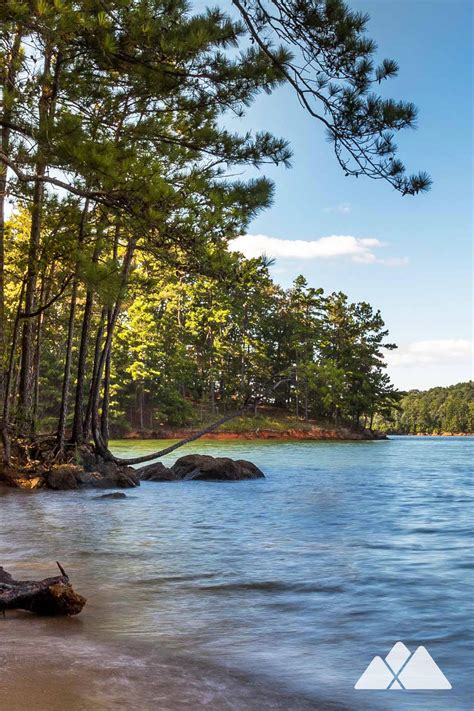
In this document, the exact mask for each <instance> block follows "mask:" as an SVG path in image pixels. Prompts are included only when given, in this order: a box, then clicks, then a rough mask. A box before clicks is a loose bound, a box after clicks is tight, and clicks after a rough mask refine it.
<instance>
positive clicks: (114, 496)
mask: <svg viewBox="0 0 474 711" xmlns="http://www.w3.org/2000/svg"><path fill="white" fill-rule="evenodd" d="M95 498H96V499H126V498H127V494H122V493H121V492H120V491H114V492H113V493H112V494H102V496H96V497H95Z"/></svg>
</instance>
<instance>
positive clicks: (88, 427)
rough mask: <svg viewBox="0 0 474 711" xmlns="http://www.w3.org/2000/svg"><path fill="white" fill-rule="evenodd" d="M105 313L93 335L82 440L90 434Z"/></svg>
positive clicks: (104, 311) (86, 438) (104, 312)
mask: <svg viewBox="0 0 474 711" xmlns="http://www.w3.org/2000/svg"><path fill="white" fill-rule="evenodd" d="M106 314H107V309H105V308H103V309H102V313H101V315H100V321H99V327H98V329H97V335H96V337H95V347H94V365H93V366H92V378H91V383H90V387H89V398H88V401H87V408H86V416H85V418H84V426H83V437H84V441H87V440H88V439H89V437H90V434H91V426H92V406H93V398H94V390H95V386H96V380H97V372H98V369H99V360H100V353H101V348H102V338H103V336H104V327H105V316H106Z"/></svg>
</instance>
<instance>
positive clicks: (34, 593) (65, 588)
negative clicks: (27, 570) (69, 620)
mask: <svg viewBox="0 0 474 711" xmlns="http://www.w3.org/2000/svg"><path fill="white" fill-rule="evenodd" d="M57 565H58V568H59V570H60V571H61V575H57V576H56V577H54V578H45V579H44V580H39V581H32V580H13V578H12V576H11V575H10V573H7V571H6V570H4V569H3V568H2V567H1V566H0V611H2V612H3V614H5V610H28V612H35V613H36V614H38V615H78V614H79V613H80V612H81V610H82V608H83V607H84V605H85V604H86V599H85V598H84V597H82V595H78V593H76V592H75V591H74V590H73V588H72V586H71V584H70V582H69V577H68V576H67V575H66V573H65V571H64V569H63V568H62V567H61V566H60V564H59V563H58V564H57Z"/></svg>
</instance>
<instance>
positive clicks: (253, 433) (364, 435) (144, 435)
mask: <svg viewBox="0 0 474 711" xmlns="http://www.w3.org/2000/svg"><path fill="white" fill-rule="evenodd" d="M197 432H198V430H193V429H179V430H178V429H177V430H168V429H160V430H152V431H150V430H144V431H140V430H134V431H130V432H126V433H125V434H122V436H121V437H118V439H127V440H138V439H177V440H180V439H185V438H186V437H190V436H192V435H193V434H196V433H197ZM200 439H207V440H223V441H225V440H227V441H228V440H237V439H243V440H252V439H263V440H272V439H275V440H282V439H285V440H295V441H297V440H338V441H344V440H348V441H355V440H379V439H387V436H386V435H385V433H383V432H375V431H374V432H372V431H370V430H351V429H349V428H344V427H341V428H338V429H324V428H320V427H312V428H309V429H308V428H306V429H286V430H278V429H260V428H257V429H249V430H240V431H238V432H236V431H231V430H230V431H227V430H226V431H224V432H208V433H206V434H204V435H202V437H201V438H200Z"/></svg>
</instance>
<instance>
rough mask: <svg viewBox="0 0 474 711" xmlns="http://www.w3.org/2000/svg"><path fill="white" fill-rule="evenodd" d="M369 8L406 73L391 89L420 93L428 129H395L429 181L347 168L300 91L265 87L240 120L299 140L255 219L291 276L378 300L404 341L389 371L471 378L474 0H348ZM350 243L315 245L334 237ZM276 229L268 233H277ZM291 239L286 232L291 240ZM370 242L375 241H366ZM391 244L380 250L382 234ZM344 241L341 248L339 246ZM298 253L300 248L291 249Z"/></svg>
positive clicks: (277, 273) (447, 380)
mask: <svg viewBox="0 0 474 711" xmlns="http://www.w3.org/2000/svg"><path fill="white" fill-rule="evenodd" d="M348 4H349V5H350V6H351V7H353V8H357V9H360V10H363V11H366V12H368V13H369V15H370V16H371V20H370V23H369V26H368V34H369V35H370V36H371V37H372V38H373V39H375V40H376V42H377V44H378V46H379V54H380V58H383V57H390V58H393V59H395V60H396V61H397V62H398V64H399V66H400V71H399V75H398V77H397V78H395V79H392V80H389V81H387V82H386V83H385V86H384V91H385V93H387V94H389V95H391V96H393V97H394V98H402V99H407V100H412V101H414V103H415V104H416V105H417V106H418V108H419V118H418V129H417V130H416V131H406V132H403V133H400V134H399V135H398V136H397V144H398V145H399V148H400V157H401V158H402V160H404V162H405V164H406V165H407V168H408V170H409V171H413V172H415V171H418V170H420V169H423V170H426V171H428V172H429V173H430V174H431V176H432V177H433V180H434V184H433V187H432V189H431V191H430V192H429V193H427V194H425V195H421V196H418V197H415V198H413V197H408V196H407V197H402V196H401V195H400V194H399V193H397V192H395V191H394V190H393V189H392V188H391V187H390V186H389V185H388V184H384V183H382V182H375V181H371V180H369V179H367V178H359V179H356V178H346V177H344V175H343V173H342V171H341V169H340V167H339V165H338V164H337V162H336V160H335V158H334V156H333V154H332V149H331V146H330V145H329V144H328V143H327V142H326V140H325V136H324V131H323V127H322V126H321V125H320V124H318V123H317V122H316V121H315V120H314V119H311V118H310V117H309V116H308V115H307V114H306V113H305V112H304V111H303V109H301V108H300V106H299V104H298V102H297V101H296V98H295V97H294V95H293V94H292V92H291V90H290V89H289V88H282V89H279V90H278V91H277V92H275V93H274V94H273V95H272V96H271V97H268V96H262V97H260V98H259V99H258V100H257V101H256V103H255V104H254V105H253V106H252V108H251V109H250V110H249V111H248V112H247V115H246V117H245V118H244V119H242V120H241V121H240V124H239V125H240V128H241V129H249V128H251V129H253V130H256V129H267V130H270V131H272V132H273V133H274V134H276V135H283V136H285V137H286V138H288V139H289V140H290V143H291V145H292V148H293V152H294V157H293V167H292V169H291V170H285V169H284V168H270V169H268V170H265V171H264V172H265V174H267V175H268V176H269V177H271V178H272V179H273V180H274V181H275V183H276V194H275V202H274V205H273V207H272V208H270V209H269V210H267V211H265V212H264V213H262V214H261V215H260V216H259V217H258V218H257V219H256V220H255V221H254V222H253V223H252V225H251V227H250V229H249V234H251V235H260V236H264V238H262V237H259V238H258V239H257V240H255V239H254V240H253V241H252V240H250V238H249V239H248V241H247V242H246V244H247V245H250V244H251V243H253V249H254V250H255V249H257V247H258V245H261V248H262V249H263V247H265V251H266V253H268V254H270V255H272V253H273V255H274V256H276V257H277V261H276V265H275V267H274V268H273V276H274V278H275V279H277V280H278V281H279V282H280V283H281V284H283V285H284V286H287V285H289V284H290V283H291V281H292V280H293V278H294V277H295V276H297V275H298V274H300V273H302V274H304V275H305V276H306V278H307V279H308V281H309V282H310V283H311V285H313V286H323V287H324V288H325V290H328V291H333V290H341V291H344V292H346V293H347V294H348V295H349V297H350V298H351V299H353V300H366V301H369V302H370V303H371V304H372V305H373V306H374V307H377V308H380V309H381V311H382V314H383V316H384V318H385V321H386V324H387V326H388V328H389V329H390V339H391V340H393V341H395V342H396V343H398V345H399V351H398V352H396V353H395V355H393V356H392V359H391V364H390V374H391V376H392V379H393V381H394V383H395V384H396V385H397V386H399V387H401V388H410V387H419V388H422V389H423V388H427V387H431V386H434V385H448V384H452V383H455V382H459V381H461V380H467V379H469V377H472V371H471V367H470V356H469V353H470V349H471V348H472V346H471V345H470V344H472V253H471V240H472V226H473V220H472V215H473V213H472V197H473V195H472V187H473V183H472V125H473V89H472V87H473V83H472V79H473V77H472V19H473V18H472V7H473V6H472V3H471V2H470V0H377V1H374V0H372V1H370V0H350V2H349V3H348ZM329 236H346V237H350V238H352V239H349V240H347V239H346V240H345V241H341V240H339V241H338V242H337V241H334V240H332V241H327V240H326V241H325V242H322V243H317V244H316V245H314V244H313V245H301V244H300V245H291V244H290V245H288V244H287V241H288V240H289V241H294V240H304V241H311V242H313V241H316V240H319V239H320V238H322V237H329ZM265 238H270V240H268V239H265ZM282 240H283V242H282ZM360 240H364V241H363V242H361V241H360ZM365 240H377V241H378V242H379V243H381V245H380V246H377V245H376V244H375V243H373V242H371V241H370V242H366V241H365ZM335 251H338V252H342V253H343V254H339V256H337V255H333V256H327V255H328V254H333V253H334V252H335ZM288 254H290V256H285V255H288Z"/></svg>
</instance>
